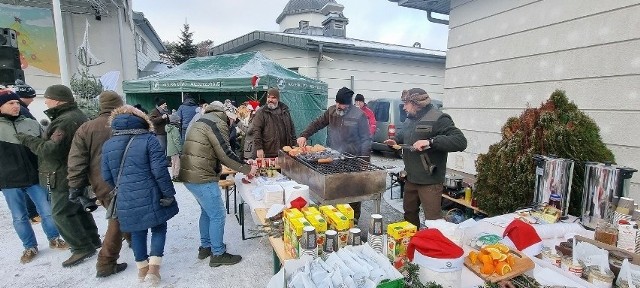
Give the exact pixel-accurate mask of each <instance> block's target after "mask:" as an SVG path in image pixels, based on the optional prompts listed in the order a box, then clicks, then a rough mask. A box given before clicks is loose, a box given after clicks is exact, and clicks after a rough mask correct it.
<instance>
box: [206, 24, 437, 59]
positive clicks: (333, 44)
mask: <svg viewBox="0 0 640 288" xmlns="http://www.w3.org/2000/svg"><path fill="white" fill-rule="evenodd" d="M265 42H267V43H275V44H280V45H285V46H289V47H294V48H298V49H303V50H310V51H319V49H320V48H319V47H320V45H322V51H324V52H334V53H344V54H352V55H364V56H375V57H384V58H396V59H408V60H416V61H435V62H443V63H444V61H445V56H446V53H445V52H444V51H440V50H432V49H425V48H416V47H410V46H402V45H395V44H386V43H380V42H374V41H366V40H359V39H353V38H335V37H327V36H314V35H300V34H289V33H282V32H266V31H254V32H251V33H249V34H246V35H244V36H241V37H239V38H236V39H233V40H231V41H228V42H226V43H223V44H220V45H218V46H216V47H213V48H212V49H211V50H209V54H210V55H220V54H227V53H238V52H243V51H245V50H246V49H248V48H250V47H253V46H255V45H258V44H261V43H265Z"/></svg>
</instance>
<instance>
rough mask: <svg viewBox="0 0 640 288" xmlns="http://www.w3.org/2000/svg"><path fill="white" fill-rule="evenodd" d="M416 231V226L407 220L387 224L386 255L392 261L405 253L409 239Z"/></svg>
mask: <svg viewBox="0 0 640 288" xmlns="http://www.w3.org/2000/svg"><path fill="white" fill-rule="evenodd" d="M417 231H418V228H417V227H416V226H415V225H413V224H411V223H409V222H407V221H402V222H397V223H391V224H389V225H387V236H388V237H387V256H388V257H389V258H391V259H393V262H394V263H395V262H396V261H397V260H399V259H401V258H402V257H405V256H406V255H407V247H408V246H409V240H410V239H411V237H413V235H415V234H416V232H417Z"/></svg>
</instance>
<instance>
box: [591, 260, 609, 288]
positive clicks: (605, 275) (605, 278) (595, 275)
mask: <svg viewBox="0 0 640 288" xmlns="http://www.w3.org/2000/svg"><path fill="white" fill-rule="evenodd" d="M586 274H587V281H588V282H589V283H591V284H593V285H594V286H596V287H602V288H611V286H612V285H613V278H614V275H613V272H611V271H609V270H606V269H605V270H604V272H603V271H601V270H600V267H599V266H597V265H593V266H589V267H588V269H587V273H586Z"/></svg>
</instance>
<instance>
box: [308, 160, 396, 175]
mask: <svg viewBox="0 0 640 288" xmlns="http://www.w3.org/2000/svg"><path fill="white" fill-rule="evenodd" d="M298 160H299V161H300V162H302V163H303V164H305V165H307V166H308V167H309V168H311V169H313V170H315V171H317V172H319V173H321V174H323V175H331V174H339V173H352V172H365V171H378V170H384V169H382V168H380V167H377V166H374V165H371V164H370V163H368V162H367V161H364V160H363V159H360V158H357V157H354V158H350V157H349V158H342V159H340V158H339V159H334V160H333V162H331V163H325V164H321V163H318V162H317V161H306V160H303V159H300V158H299V159H298Z"/></svg>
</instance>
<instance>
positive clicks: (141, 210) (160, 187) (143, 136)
mask: <svg viewBox="0 0 640 288" xmlns="http://www.w3.org/2000/svg"><path fill="white" fill-rule="evenodd" d="M109 123H110V125H111V129H112V130H113V136H112V137H111V139H109V140H108V141H107V142H105V143H104V145H103V146H102V177H103V178H104V180H105V181H107V183H109V184H111V185H112V186H113V187H116V185H117V188H118V189H117V194H116V198H115V199H116V201H115V204H116V208H115V209H114V211H113V213H114V214H115V215H112V216H114V217H117V218H118V220H119V222H120V229H121V230H122V231H123V232H131V248H132V249H133V254H134V256H135V259H136V265H137V266H138V279H139V280H140V281H145V280H148V281H150V282H152V284H156V285H157V283H158V282H160V265H161V264H162V256H163V254H164V244H165V240H166V233H167V220H169V219H171V217H173V216H175V215H176V214H178V205H177V203H176V201H175V198H174V195H175V194H176V191H175V189H174V188H173V183H172V182H171V176H169V171H167V162H166V161H167V160H166V158H165V151H164V149H163V148H162V145H160V142H159V141H158V138H157V137H156V135H155V134H154V133H153V124H152V123H151V120H149V118H148V117H147V115H145V114H144V113H142V112H141V111H140V110H138V109H136V108H134V107H133V106H129V105H125V106H122V107H120V108H117V109H115V110H113V112H112V113H111V118H110V119H109ZM129 142H131V144H130V145H129V149H128V151H126V155H124V154H125V150H126V147H127V145H128V144H129ZM123 156H124V162H122V158H123ZM121 165H122V167H123V168H122V171H120V167H121ZM118 178H120V179H118ZM109 216H110V215H107V217H109ZM149 229H151V250H150V251H149V254H147V234H148V230H149Z"/></svg>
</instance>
